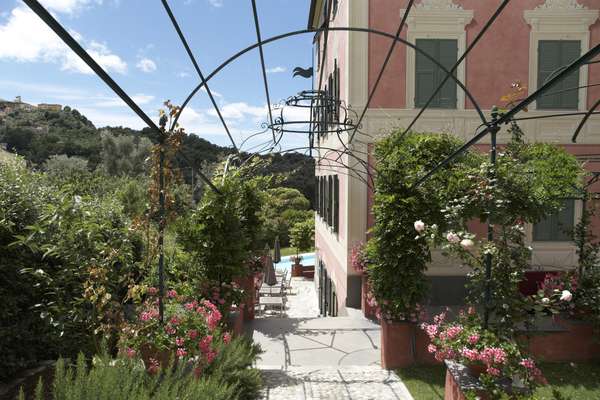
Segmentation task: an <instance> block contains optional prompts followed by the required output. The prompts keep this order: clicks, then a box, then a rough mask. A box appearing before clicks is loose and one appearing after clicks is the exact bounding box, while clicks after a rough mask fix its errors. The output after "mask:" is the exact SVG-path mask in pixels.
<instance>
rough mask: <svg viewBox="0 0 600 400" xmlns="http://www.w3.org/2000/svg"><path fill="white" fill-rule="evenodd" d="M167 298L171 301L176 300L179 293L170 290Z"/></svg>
mask: <svg viewBox="0 0 600 400" xmlns="http://www.w3.org/2000/svg"><path fill="white" fill-rule="evenodd" d="M167 297H168V298H170V299H172V298H175V297H177V292H176V291H174V290H169V291H168V292H167Z"/></svg>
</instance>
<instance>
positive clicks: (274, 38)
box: [172, 26, 488, 128]
mask: <svg viewBox="0 0 600 400" xmlns="http://www.w3.org/2000/svg"><path fill="white" fill-rule="evenodd" d="M323 31H340V32H363V33H372V34H374V35H379V36H383V37H387V38H389V39H392V40H395V41H398V42H400V43H403V44H405V45H406V46H408V47H410V48H412V49H413V50H415V51H416V52H418V53H420V54H422V55H423V56H425V57H427V59H429V60H430V61H431V62H433V63H434V64H435V65H437V66H438V67H439V68H440V69H441V70H442V71H444V72H445V73H446V74H449V76H450V77H451V79H452V80H453V81H454V82H455V83H456V84H457V85H458V86H459V87H460V88H461V89H462V90H463V91H464V92H465V94H466V96H467V97H468V98H469V100H470V101H471V103H472V104H473V106H474V107H475V110H476V111H477V114H478V115H479V118H480V119H481V121H482V123H484V124H487V123H488V121H487V120H486V119H485V115H484V114H483V111H482V110H481V107H479V103H478V102H477V101H476V100H475V98H474V97H473V95H472V94H471V92H470V91H469V90H468V89H467V87H466V86H465V85H464V84H463V83H462V82H461V81H460V80H459V79H458V78H457V77H456V76H454V74H450V71H448V69H447V68H446V67H444V66H443V65H441V64H440V63H439V62H438V61H437V60H436V59H435V58H433V57H432V56H431V55H430V54H429V53H427V52H426V51H423V50H422V49H420V48H418V47H417V46H416V45H414V44H412V43H410V42H409V41H407V40H405V39H402V38H399V37H396V36H394V35H393V34H391V33H388V32H383V31H380V30H377V29H370V28H359V27H341V26H340V27H329V28H319V29H301V30H297V31H291V32H287V33H282V34H280V35H276V36H272V37H270V38H268V39H264V40H262V41H260V42H257V43H254V44H252V45H250V46H248V47H246V48H245V49H243V50H240V51H239V52H237V53H236V54H234V55H233V56H231V57H229V58H228V59H227V60H225V61H224V62H223V63H222V64H221V65H219V66H218V67H217V68H215V69H214V70H213V71H212V72H211V73H210V74H208V75H206V76H205V79H204V81H202V82H200V83H199V84H198V85H197V86H196V87H195V88H194V89H193V90H192V91H191V92H190V94H189V95H188V97H187V98H186V99H185V101H184V102H183V103H182V104H181V108H180V110H179V113H178V114H177V116H176V117H175V118H174V120H173V125H172V128H173V127H174V126H175V124H176V123H177V121H178V120H179V117H180V116H181V113H182V112H183V110H184V109H185V107H186V106H187V105H188V103H189V102H190V101H191V100H192V98H193V97H194V96H195V95H196V93H198V91H200V89H202V87H203V86H204V85H205V84H206V82H208V81H209V80H211V79H212V78H213V77H214V76H215V75H216V74H218V73H219V72H220V71H221V70H222V69H223V68H225V67H226V66H227V65H229V64H230V63H231V62H233V61H235V60H236V59H238V58H239V57H241V56H242V55H244V54H246V53H248V52H249V51H251V50H254V49H256V48H258V47H260V46H263V45H265V44H269V43H272V42H275V41H278V40H281V39H285V38H288V37H292V36H298V35H303V34H307V33H318V32H323ZM268 106H269V107H270V106H271V105H270V104H269V105H268Z"/></svg>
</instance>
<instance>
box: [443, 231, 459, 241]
mask: <svg viewBox="0 0 600 400" xmlns="http://www.w3.org/2000/svg"><path fill="white" fill-rule="evenodd" d="M446 240H447V241H449V242H450V243H454V244H456V243H458V242H460V236H458V235H457V234H456V233H454V232H448V233H447V234H446Z"/></svg>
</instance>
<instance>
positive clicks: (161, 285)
mask: <svg viewBox="0 0 600 400" xmlns="http://www.w3.org/2000/svg"><path fill="white" fill-rule="evenodd" d="M162 135H163V132H161V140H160V143H159V146H160V153H159V163H158V169H159V171H158V190H159V192H158V203H159V209H158V315H159V319H160V323H161V324H162V323H164V304H163V299H164V297H165V267H164V262H165V251H164V236H165V171H164V165H165V150H164V138H163V137H162Z"/></svg>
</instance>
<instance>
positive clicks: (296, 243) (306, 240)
mask: <svg viewBox="0 0 600 400" xmlns="http://www.w3.org/2000/svg"><path fill="white" fill-rule="evenodd" d="M314 236H315V224H314V222H313V221H312V220H306V221H303V222H298V223H296V224H295V225H294V226H293V227H292V229H291V230H290V243H291V245H292V246H293V247H295V248H296V256H295V257H292V260H293V261H294V264H293V265H292V276H302V272H303V269H302V264H301V261H302V256H300V252H301V251H308V250H310V249H311V248H312V247H313V245H314Z"/></svg>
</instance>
